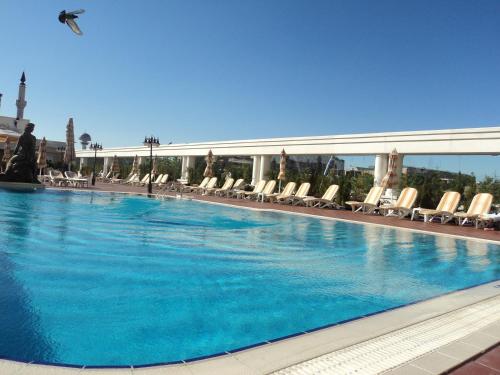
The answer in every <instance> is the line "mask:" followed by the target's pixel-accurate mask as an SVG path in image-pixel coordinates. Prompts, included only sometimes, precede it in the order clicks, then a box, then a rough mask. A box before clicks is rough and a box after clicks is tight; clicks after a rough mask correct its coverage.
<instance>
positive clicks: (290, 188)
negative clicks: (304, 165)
mask: <svg viewBox="0 0 500 375" xmlns="http://www.w3.org/2000/svg"><path fill="white" fill-rule="evenodd" d="M296 186H297V184H296V183H295V182H289V183H287V184H286V185H285V188H284V189H283V191H282V192H281V193H274V194H268V195H267V196H266V197H264V199H263V200H266V199H267V200H269V202H276V201H278V200H283V199H287V198H289V197H291V196H293V192H294V191H295V187H296Z"/></svg>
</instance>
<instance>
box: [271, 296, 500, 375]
mask: <svg viewBox="0 0 500 375" xmlns="http://www.w3.org/2000/svg"><path fill="white" fill-rule="evenodd" d="M497 320H500V296H498V297H494V298H491V299H488V300H486V301H482V302H479V303H476V304H474V305H470V306H467V307H464V308H461V309H458V310H455V311H452V312H449V313H447V314H443V315H441V316H438V317H435V318H432V319H429V320H426V321H425V322H421V323H418V324H414V325H412V326H409V327H407V328H404V329H401V330H398V331H395V332H391V333H388V334H386V335H383V336H380V337H376V338H374V339H371V340H368V341H365V342H362V343H359V344H356V345H352V346H350V347H347V348H344V349H341V350H337V351H335V352H332V353H329V354H325V355H322V356H320V357H317V358H313V359H311V360H309V361H305V362H302V363H299V364H297V365H294V366H290V367H287V368H284V369H282V370H279V371H276V372H274V373H273V374H275V375H303V374H304V375H305V374H307V375H311V374H318V375H319V374H356V375H360V374H378V373H381V372H384V371H387V370H390V369H392V368H394V367H397V366H399V365H401V364H403V363H406V362H408V361H411V360H413V359H415V358H418V357H420V356H422V355H424V354H426V353H429V352H431V351H434V350H436V349H438V348H440V347H442V346H444V345H447V344H449V343H451V342H453V341H456V340H459V339H461V338H463V337H465V336H467V335H469V334H471V333H473V332H475V331H477V330H479V329H481V328H483V327H485V326H487V325H488V324H491V323H493V322H495V321H497Z"/></svg>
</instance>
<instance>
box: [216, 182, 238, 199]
mask: <svg viewBox="0 0 500 375" xmlns="http://www.w3.org/2000/svg"><path fill="white" fill-rule="evenodd" d="M244 186H245V180H244V179H242V178H239V179H237V180H236V182H235V183H234V185H233V187H232V188H231V189H229V190H228V191H226V192H224V191H220V192H218V191H217V190H216V191H215V195H220V196H221V197H222V195H224V194H226V197H230V196H233V195H236V194H237V193H238V192H240V191H243V187H244Z"/></svg>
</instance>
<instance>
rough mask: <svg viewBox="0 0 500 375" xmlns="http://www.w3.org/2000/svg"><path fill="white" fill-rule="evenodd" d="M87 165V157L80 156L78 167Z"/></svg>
mask: <svg viewBox="0 0 500 375" xmlns="http://www.w3.org/2000/svg"><path fill="white" fill-rule="evenodd" d="M85 166H87V158H80V169H82V168H83V167H85Z"/></svg>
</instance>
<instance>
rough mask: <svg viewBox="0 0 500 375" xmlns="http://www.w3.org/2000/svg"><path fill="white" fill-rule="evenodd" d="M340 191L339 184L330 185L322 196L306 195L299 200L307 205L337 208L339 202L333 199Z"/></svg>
mask: <svg viewBox="0 0 500 375" xmlns="http://www.w3.org/2000/svg"><path fill="white" fill-rule="evenodd" d="M338 191H339V185H330V186H329V187H328V189H326V191H325V193H324V194H323V196H322V197H321V198H316V197H305V198H303V199H302V200H301V201H300V202H299V204H303V205H305V206H306V207H318V208H326V207H334V208H337V204H335V203H334V202H333V200H334V199H335V196H336V195H337V192H338Z"/></svg>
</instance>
